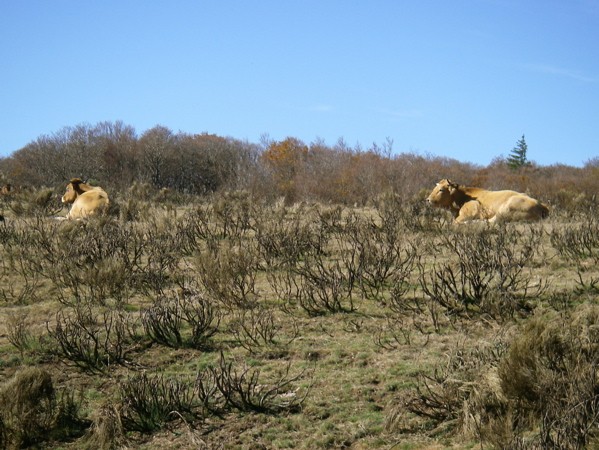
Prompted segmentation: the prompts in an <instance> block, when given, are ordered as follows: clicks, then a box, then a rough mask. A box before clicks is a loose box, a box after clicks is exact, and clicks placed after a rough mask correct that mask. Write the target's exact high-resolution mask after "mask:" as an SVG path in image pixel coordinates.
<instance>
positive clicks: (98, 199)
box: [62, 178, 109, 219]
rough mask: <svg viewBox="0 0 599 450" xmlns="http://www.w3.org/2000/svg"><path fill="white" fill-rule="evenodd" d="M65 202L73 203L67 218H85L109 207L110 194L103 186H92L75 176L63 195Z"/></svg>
mask: <svg viewBox="0 0 599 450" xmlns="http://www.w3.org/2000/svg"><path fill="white" fill-rule="evenodd" d="M62 202H63V203H71V204H72V206H71V209H70V211H69V213H68V214H67V219H85V218H87V217H90V216H94V215H97V214H99V213H101V212H104V211H106V210H107V209H108V204H109V201H108V194H107V193H106V191H104V189H102V188H101V187H94V186H90V185H89V184H86V183H84V182H83V181H81V179H80V178H73V179H72V180H71V181H70V182H69V184H67V191H66V192H65V194H64V195H63V196H62Z"/></svg>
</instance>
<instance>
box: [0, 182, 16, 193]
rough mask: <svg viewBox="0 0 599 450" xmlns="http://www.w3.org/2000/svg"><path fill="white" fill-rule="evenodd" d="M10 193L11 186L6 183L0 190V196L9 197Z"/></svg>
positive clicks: (11, 190)
mask: <svg viewBox="0 0 599 450" xmlns="http://www.w3.org/2000/svg"><path fill="white" fill-rule="evenodd" d="M12 193H13V187H12V184H10V183H6V184H5V185H4V186H2V188H1V189H0V195H10V194H12Z"/></svg>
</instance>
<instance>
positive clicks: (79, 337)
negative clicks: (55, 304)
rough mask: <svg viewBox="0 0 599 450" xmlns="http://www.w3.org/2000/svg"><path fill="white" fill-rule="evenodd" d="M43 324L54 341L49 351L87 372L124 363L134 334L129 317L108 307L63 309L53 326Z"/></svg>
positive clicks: (102, 369)
mask: <svg viewBox="0 0 599 450" xmlns="http://www.w3.org/2000/svg"><path fill="white" fill-rule="evenodd" d="M46 328H47V329H48V334H49V336H50V338H51V339H52V340H53V341H54V342H55V344H56V345H55V348H54V349H53V350H52V352H54V353H55V354H56V355H57V356H58V357H60V358H64V359H66V360H68V361H70V362H72V363H74V364H75V365H76V366H77V367H79V368H81V369H82V370H85V371H89V372H97V371H100V372H101V371H104V370H105V369H106V368H108V367H110V366H111V365H113V364H122V363H124V362H125V356H126V354H127V353H128V351H129V350H130V348H131V343H132V341H133V340H134V339H135V335H136V331H135V329H134V328H135V327H134V325H133V324H132V323H131V321H130V319H129V317H128V316H127V315H126V314H125V313H123V312H122V311H118V310H110V309H107V310H105V311H104V312H103V313H102V314H96V313H95V312H94V311H92V310H91V309H89V308H78V309H76V310H74V311H68V310H62V311H59V312H57V313H56V321H55V324H54V326H53V327H50V325H49V323H46Z"/></svg>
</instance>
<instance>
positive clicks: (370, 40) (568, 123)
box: [0, 0, 599, 166]
mask: <svg viewBox="0 0 599 450" xmlns="http://www.w3.org/2000/svg"><path fill="white" fill-rule="evenodd" d="M117 120H121V121H123V122H124V123H125V124H127V125H131V126H133V127H134V128H135V129H136V131H137V133H138V134H141V133H143V132H144V131H146V130H148V129H150V128H152V127H153V126H155V125H164V126H166V127H168V128H170V129H171V130H173V131H174V132H177V131H182V132H186V133H202V132H207V133H214V134H218V135H220V136H229V137H233V138H236V139H241V140H246V139H247V140H248V141H250V142H255V143H259V142H260V139H261V136H262V135H265V134H268V135H269V136H270V138H271V139H274V140H281V139H284V138H285V137H288V136H293V137H296V138H298V139H301V140H302V141H304V142H305V143H306V144H309V143H311V142H314V141H316V140H317V139H320V140H324V142H325V143H326V144H328V145H334V144H335V143H336V142H337V141H338V140H339V138H343V139H344V141H345V142H346V143H347V144H348V145H349V146H352V147H353V146H355V145H356V144H360V145H361V146H362V148H364V149H366V148H368V147H369V146H370V145H371V144H372V143H373V142H376V143H378V144H382V143H384V142H385V141H386V139H387V138H389V139H392V140H393V150H394V152H396V153H402V152H414V153H419V154H422V155H427V154H431V155H434V156H444V157H448V158H454V159H457V160H460V161H464V162H473V163H477V164H481V165H487V164H489V163H490V162H491V161H492V160H493V159H494V158H495V157H498V156H502V155H503V156H507V155H509V153H510V152H511V150H512V149H513V148H514V146H515V145H516V143H517V141H518V139H520V137H521V136H522V135H523V134H524V135H525V136H526V142H527V144H528V158H529V159H530V160H533V161H536V162H537V163H539V164H541V165H551V164H554V163H563V164H568V165H573V166H581V165H583V164H584V163H585V162H587V161H588V160H589V159H591V158H593V157H597V156H599V0H360V1H358V0H196V1H193V0H162V1H158V0H96V1H92V0H51V1H50V0H37V1H34V0H2V2H1V3H0V156H6V155H8V154H10V153H12V152H13V151H15V150H18V149H20V148H22V147H23V146H24V145H26V144H27V143H28V142H31V141H33V140H35V139H36V138H38V137H40V136H41V135H51V134H53V133H55V132H57V131H59V130H60V129H61V128H63V127H65V126H74V125H78V124H82V123H87V124H91V125H94V124H96V123H97V122H101V121H117Z"/></svg>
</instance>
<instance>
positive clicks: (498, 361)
mask: <svg viewBox="0 0 599 450" xmlns="http://www.w3.org/2000/svg"><path fill="white" fill-rule="evenodd" d="M598 326H599V310H598V309H597V308H596V307H594V306H592V307H582V308H580V310H578V311H576V312H574V313H573V314H571V315H568V316H559V315H557V314H555V313H553V314H549V315H548V316H545V317H536V318H534V319H531V320H530V321H529V322H528V323H527V324H526V325H525V326H524V327H523V329H522V330H520V331H518V333H516V334H515V335H514V336H513V337H511V338H509V339H507V338H502V339H499V340H497V341H496V343H495V344H492V345H487V346H485V347H480V348H478V349H473V348H470V349H467V348H465V347H461V348H459V349H456V350H455V351H454V352H452V354H451V356H450V358H449V359H448V363H447V365H446V366H445V367H443V368H441V369H437V370H435V371H434V373H433V374H432V375H426V376H422V377H421V380H420V383H419V385H418V388H417V390H416V393H415V395H414V396H412V397H410V398H408V399H406V400H405V401H404V402H403V403H402V404H401V405H400V406H399V407H398V408H396V409H395V411H394V414H391V415H390V416H389V418H388V425H389V426H391V427H393V426H397V424H398V422H399V421H400V417H401V411H402V408H406V409H407V410H408V411H410V412H412V413H414V414H417V415H418V416H420V417H424V418H427V419H428V420H430V422H431V425H433V426H436V427H437V428H436V429H435V431H433V433H438V432H439V431H440V430H441V429H443V430H445V431H446V430H447V428H449V429H454V430H455V432H459V433H462V434H464V435H469V436H474V437H476V438H477V439H479V440H480V441H481V442H486V443H489V444H491V445H492V446H493V447H494V448H523V449H524V448H560V449H562V448H563V449H581V448H587V447H591V446H592V445H596V444H597V442H598V441H597V439H598V438H599V436H598V434H597V431H598V430H597V427H596V424H597V420H599V396H598V395H597V392H599V380H598V379H597V374H596V368H597V363H598V357H599V353H598V349H599V346H598V343H599V341H598V339H599V335H598V334H597V329H598Z"/></svg>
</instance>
